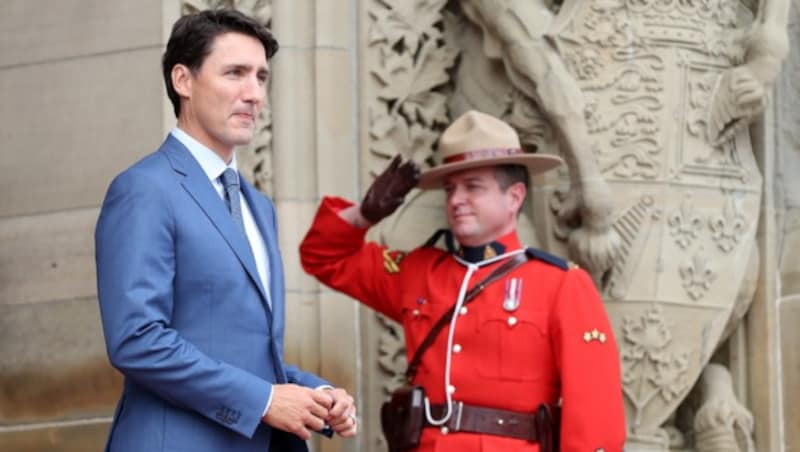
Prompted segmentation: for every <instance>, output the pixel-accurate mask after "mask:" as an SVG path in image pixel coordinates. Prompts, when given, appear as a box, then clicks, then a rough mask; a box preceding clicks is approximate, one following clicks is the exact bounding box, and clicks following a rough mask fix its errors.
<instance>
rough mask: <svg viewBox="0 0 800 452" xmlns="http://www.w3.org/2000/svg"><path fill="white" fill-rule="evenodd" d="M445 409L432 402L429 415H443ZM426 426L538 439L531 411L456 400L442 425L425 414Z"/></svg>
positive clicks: (534, 440) (437, 417)
mask: <svg viewBox="0 0 800 452" xmlns="http://www.w3.org/2000/svg"><path fill="white" fill-rule="evenodd" d="M446 410H447V407H446V406H445V405H435V404H431V416H432V417H433V418H434V419H441V418H442V417H444V414H445V411H446ZM425 427H436V428H443V427H447V432H470V433H484V434H487V435H497V436H506V437H509V438H517V439H524V440H526V441H532V442H536V441H538V440H539V434H538V432H537V430H536V415H535V414H533V413H530V414H529V413H519V412H516V411H508V410H498V409H495V408H486V407H482V406H475V405H466V404H464V403H463V402H455V401H454V402H453V414H452V415H451V416H450V419H448V420H447V422H446V423H444V425H433V424H430V423H429V422H428V420H427V417H426V419H425Z"/></svg>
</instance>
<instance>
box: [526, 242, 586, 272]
mask: <svg viewBox="0 0 800 452" xmlns="http://www.w3.org/2000/svg"><path fill="white" fill-rule="evenodd" d="M525 254H527V255H528V257H529V258H531V259H536V260H540V261H542V262H546V263H548V264H550V265H552V266H554V267H558V268H560V269H561V270H564V271H567V270H569V269H571V268H575V267H576V266H575V264H573V263H571V262H567V261H565V260H564V259H561V258H560V257H558V256H554V255H552V254H550V253H546V252H544V251H542V250H537V249H536V248H530V247H528V248H526V249H525Z"/></svg>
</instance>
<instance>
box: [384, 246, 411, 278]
mask: <svg viewBox="0 0 800 452" xmlns="http://www.w3.org/2000/svg"><path fill="white" fill-rule="evenodd" d="M405 257H406V253H404V252H402V251H392V250H388V249H386V250H383V268H384V270H386V273H398V272H399V271H400V262H401V261H402V260H403V258H405Z"/></svg>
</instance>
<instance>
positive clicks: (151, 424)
mask: <svg viewBox="0 0 800 452" xmlns="http://www.w3.org/2000/svg"><path fill="white" fill-rule="evenodd" d="M277 48H278V45H277V42H276V41H275V39H274V38H273V37H272V35H271V34H270V32H269V31H268V30H267V29H266V28H264V27H262V26H261V25H259V24H258V23H257V22H255V21H254V20H252V19H250V18H248V17H247V16H245V15H243V14H241V13H238V12H236V11H233V10H214V11H203V12H200V13H197V14H193V15H190V16H185V17H183V18H181V19H179V20H178V21H177V22H176V23H175V25H174V27H173V29H172V34H171V36H170V39H169V42H168V44H167V48H166V51H165V53H164V56H163V72H164V80H165V83H166V86H167V94H168V95H169V98H170V100H171V101H172V104H173V107H174V110H175V115H176V117H177V118H178V124H177V127H176V128H174V129H173V130H172V131H171V132H170V134H169V135H168V136H167V138H166V140H165V141H164V143H163V144H162V145H161V147H160V148H159V149H158V151H156V152H155V153H153V154H151V155H149V156H147V157H145V158H144V159H143V160H141V161H139V162H138V163H136V164H135V165H133V166H132V167H131V168H129V169H128V170H126V171H124V172H123V173H121V174H120V175H119V176H117V177H116V178H115V179H114V181H113V182H112V183H111V186H110V187H109V189H108V193H107V194H106V198H105V201H104V203H103V208H102V211H101V213H100V218H99V219H98V223H97V229H96V231H95V241H96V253H97V254H96V261H97V285H98V296H99V300H100V311H101V316H102V321H103V330H104V332H105V338H106V346H107V349H108V355H109V358H110V360H111V363H112V364H113V365H114V367H116V368H117V369H119V370H120V371H121V372H122V373H123V374H124V375H125V383H124V388H123V393H122V397H121V399H120V401H119V404H118V406H117V410H116V413H115V415H114V421H113V424H112V426H111V431H110V433H109V439H108V444H107V446H106V450H108V451H112V452H120V451H121V452H125V451H131V452H133V451H136V452H141V451H147V452H156V451H170V452H172V451H191V452H198V451H223V450H224V451H235V452H239V451H242V452H244V451H259V452H264V451H267V450H270V451H304V450H306V445H305V441H304V440H306V439H308V438H309V437H310V433H309V432H310V431H320V430H323V428H324V427H326V426H328V427H329V428H330V429H332V430H333V431H335V432H337V433H339V434H340V435H342V436H344V437H349V436H353V435H355V433H356V425H355V422H356V418H355V408H354V406H353V398H352V397H351V396H350V395H348V394H347V392H346V391H344V390H343V389H338V388H333V387H332V386H330V385H329V384H328V383H327V382H326V381H324V380H323V379H321V378H320V377H317V376H315V375H312V374H310V373H306V372H303V371H300V370H299V369H297V368H295V367H293V366H288V365H286V364H284V362H283V333H284V285H283V270H282V266H281V257H280V254H279V250H278V242H277V237H276V221H275V209H274V208H273V206H272V204H271V203H270V201H269V200H268V199H267V198H266V197H264V196H263V195H262V194H261V193H259V192H258V191H256V190H255V189H254V188H253V187H252V186H251V185H250V184H248V183H247V182H246V181H245V180H243V179H241V178H239V175H238V173H237V172H236V157H235V154H234V147H235V146H238V145H244V144H247V143H248V142H249V141H250V140H251V139H252V137H253V134H254V131H255V123H256V119H257V117H258V114H259V112H260V111H261V108H262V105H263V103H264V100H265V96H266V83H267V79H268V77H269V66H268V60H269V59H270V58H271V57H272V55H273V54H274V53H275V52H276V51H277Z"/></svg>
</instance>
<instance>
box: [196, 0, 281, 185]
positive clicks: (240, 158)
mask: <svg viewBox="0 0 800 452" xmlns="http://www.w3.org/2000/svg"><path fill="white" fill-rule="evenodd" d="M209 8H234V9H237V10H239V11H242V12H243V13H245V14H247V15H249V16H251V17H253V18H255V19H256V20H258V22H259V23H262V24H264V25H265V26H267V27H269V26H270V25H271V22H272V0H182V1H181V14H191V13H193V12H197V11H202V10H204V9H209ZM278 38H280V37H278ZM278 42H280V39H279V40H278ZM256 130H257V131H256V134H255V137H254V138H253V141H252V142H251V143H250V144H249V145H247V146H244V147H241V148H238V149H237V150H236V158H237V164H238V168H239V171H240V172H241V173H242V175H244V177H246V178H247V179H248V180H249V181H250V182H251V183H253V185H254V186H255V187H256V188H257V189H259V190H260V191H262V192H264V193H266V194H268V195H270V196H272V195H273V194H274V190H273V184H272V179H273V169H272V108H271V106H270V105H269V103H268V102H267V103H265V104H264V108H263V109H262V110H261V114H260V115H259V118H258V122H257V123H256Z"/></svg>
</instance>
